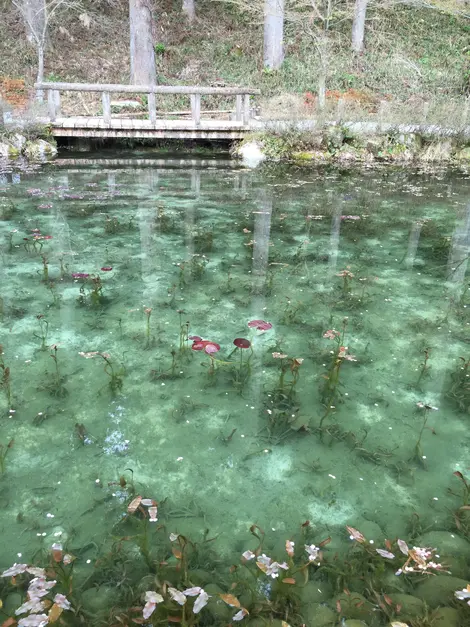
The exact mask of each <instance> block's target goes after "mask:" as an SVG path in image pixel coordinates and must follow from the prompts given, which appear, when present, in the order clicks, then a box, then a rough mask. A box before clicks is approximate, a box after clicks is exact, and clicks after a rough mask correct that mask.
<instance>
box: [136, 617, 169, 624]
mask: <svg viewBox="0 0 470 627" xmlns="http://www.w3.org/2000/svg"><path fill="white" fill-rule="evenodd" d="M168 620H170V618H168ZM132 622H133V623H137V625H145V624H146V623H147V622H148V621H147V620H146V619H145V618H133V619H132Z"/></svg>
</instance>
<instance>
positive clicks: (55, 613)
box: [48, 603, 63, 623]
mask: <svg viewBox="0 0 470 627" xmlns="http://www.w3.org/2000/svg"><path fill="white" fill-rule="evenodd" d="M62 612H63V609H62V608H61V607H60V606H59V605H57V604H56V603H54V605H53V606H52V607H51V609H50V610H49V614H48V616H49V622H50V623H55V622H56V620H58V618H59V616H60V615H61V614H62Z"/></svg>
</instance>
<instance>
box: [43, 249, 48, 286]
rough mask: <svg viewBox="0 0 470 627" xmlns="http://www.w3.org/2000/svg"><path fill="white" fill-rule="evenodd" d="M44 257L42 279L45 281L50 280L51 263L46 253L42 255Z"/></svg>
mask: <svg viewBox="0 0 470 627" xmlns="http://www.w3.org/2000/svg"><path fill="white" fill-rule="evenodd" d="M41 259H42V280H43V281H44V283H48V281H49V264H48V261H47V257H46V255H41Z"/></svg>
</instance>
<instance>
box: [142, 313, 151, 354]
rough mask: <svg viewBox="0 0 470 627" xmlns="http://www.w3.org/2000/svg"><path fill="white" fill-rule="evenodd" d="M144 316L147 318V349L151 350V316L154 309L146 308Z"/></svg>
mask: <svg viewBox="0 0 470 627" xmlns="http://www.w3.org/2000/svg"><path fill="white" fill-rule="evenodd" d="M144 314H145V317H146V323H145V347H144V348H145V349H149V348H150V343H151V341H150V316H151V315H152V308H151V307H144Z"/></svg>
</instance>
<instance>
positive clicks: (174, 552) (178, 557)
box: [171, 546, 183, 560]
mask: <svg viewBox="0 0 470 627" xmlns="http://www.w3.org/2000/svg"><path fill="white" fill-rule="evenodd" d="M171 552H172V553H173V555H174V556H175V557H176V559H177V560H180V559H181V558H182V557H183V553H182V552H181V551H180V550H179V549H177V548H176V547H175V546H174V547H173V548H172V549H171Z"/></svg>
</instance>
